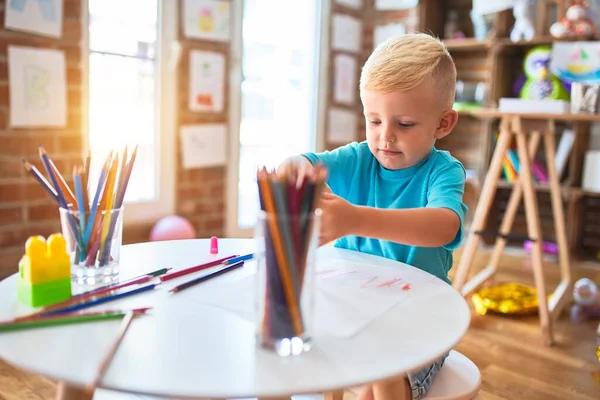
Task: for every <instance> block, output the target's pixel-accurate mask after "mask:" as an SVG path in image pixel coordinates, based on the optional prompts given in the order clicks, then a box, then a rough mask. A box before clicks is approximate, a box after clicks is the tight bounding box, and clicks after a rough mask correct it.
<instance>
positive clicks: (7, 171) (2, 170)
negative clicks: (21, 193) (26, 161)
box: [0, 158, 25, 178]
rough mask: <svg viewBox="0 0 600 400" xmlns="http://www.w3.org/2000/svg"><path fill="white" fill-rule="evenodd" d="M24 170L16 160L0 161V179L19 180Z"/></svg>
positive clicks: (21, 164) (19, 161)
mask: <svg viewBox="0 0 600 400" xmlns="http://www.w3.org/2000/svg"><path fill="white" fill-rule="evenodd" d="M24 171H25V168H24V167H23V163H22V162H21V160H20V159H18V158H10V159H0V178H20V177H22V176H23V175H24Z"/></svg>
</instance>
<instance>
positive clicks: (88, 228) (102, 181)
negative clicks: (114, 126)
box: [83, 151, 112, 248]
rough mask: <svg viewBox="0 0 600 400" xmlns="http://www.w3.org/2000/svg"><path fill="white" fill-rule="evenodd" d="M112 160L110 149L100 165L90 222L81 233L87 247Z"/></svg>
mask: <svg viewBox="0 0 600 400" xmlns="http://www.w3.org/2000/svg"><path fill="white" fill-rule="evenodd" d="M111 161H112V151H111V152H110V154H109V155H108V157H107V158H106V161H105V162H104V166H103V167H102V171H101V172H100V179H98V186H97V187H96V194H94V200H93V201H92V207H91V209H90V218H89V221H91V223H90V224H87V226H86V229H85V233H84V235H83V244H84V246H85V247H86V248H87V246H88V244H89V242H90V236H91V235H92V228H93V226H94V221H95V220H96V213H97V212H98V202H99V201H100V195H101V194H102V192H103V189H104V184H105V183H106V177H107V176H108V170H109V165H110V163H111Z"/></svg>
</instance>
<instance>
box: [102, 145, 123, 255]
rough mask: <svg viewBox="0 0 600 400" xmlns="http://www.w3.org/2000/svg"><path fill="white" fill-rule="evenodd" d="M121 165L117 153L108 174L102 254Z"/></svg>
mask: <svg viewBox="0 0 600 400" xmlns="http://www.w3.org/2000/svg"><path fill="white" fill-rule="evenodd" d="M118 167H119V157H118V155H117V157H115V158H114V160H113V165H112V168H111V171H110V175H109V176H108V179H109V181H108V182H107V184H106V189H105V190H107V192H106V195H107V196H106V208H104V210H105V211H106V212H105V213H104V220H103V221H102V233H101V234H100V254H102V252H103V251H104V250H105V249H104V245H105V243H106V235H107V233H108V229H109V228H110V219H111V210H112V207H113V204H114V200H115V192H114V187H115V182H116V176H117V169H118Z"/></svg>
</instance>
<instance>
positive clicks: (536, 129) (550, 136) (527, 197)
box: [453, 112, 572, 346]
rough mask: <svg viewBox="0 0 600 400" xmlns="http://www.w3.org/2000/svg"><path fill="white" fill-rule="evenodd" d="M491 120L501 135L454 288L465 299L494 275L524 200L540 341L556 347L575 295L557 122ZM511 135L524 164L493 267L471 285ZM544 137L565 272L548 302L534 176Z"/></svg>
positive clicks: (513, 117) (520, 117)
mask: <svg viewBox="0 0 600 400" xmlns="http://www.w3.org/2000/svg"><path fill="white" fill-rule="evenodd" d="M481 116H483V117H486V115H485V114H481ZM488 116H489V117H491V118H495V117H499V118H501V122H500V134H499V136H498V141H497V143H496V148H495V150H494V153H493V156H492V159H491V162H490V167H489V170H488V172H487V175H486V178H485V181H484V183H483V187H482V190H481V195H480V198H479V202H478V204H477V208H476V210H475V215H474V217H473V221H472V224H471V229H470V232H469V235H468V238H467V240H466V243H465V247H464V251H463V253H462V258H461V260H460V263H459V265H458V269H457V273H456V276H455V280H454V283H453V285H454V287H455V288H456V289H457V290H458V291H460V292H461V294H462V295H463V296H467V295H469V294H470V293H472V292H474V291H475V290H477V289H478V288H479V287H480V286H481V285H482V284H483V283H485V282H486V281H487V280H488V279H490V278H491V277H492V276H493V275H494V273H495V272H496V271H497V269H498V264H499V263H500V258H501V256H502V252H503V251H504V248H505V246H506V243H507V239H508V238H509V236H510V231H511V228H512V225H513V222H514V220H515V216H516V214H517V210H518V208H519V204H520V202H521V198H522V197H523V198H524V202H525V214H526V220H527V231H528V235H529V239H530V240H532V241H533V246H532V250H531V257H532V264H533V275H534V280H535V286H536V289H537V295H538V300H539V317H540V325H541V328H542V339H543V343H544V344H545V345H547V346H549V345H551V344H552V343H553V335H552V322H553V320H554V319H556V317H557V316H558V315H559V314H560V312H561V310H562V308H563V307H564V305H565V302H566V300H567V299H568V298H569V296H571V291H572V280H571V267H570V263H569V249H568V245H567V236H566V229H565V218H564V214H563V205H562V197H561V188H560V183H559V177H558V176H557V172H556V168H555V164H554V159H555V155H556V153H555V149H556V146H555V138H554V135H555V122H554V120H552V119H550V118H551V117H550V116H544V115H543V114H542V115H539V114H538V115H536V114H501V113H494V112H492V113H490V114H489V115H488ZM513 136H515V137H516V145H517V151H518V159H519V164H520V173H519V177H518V180H517V181H515V183H514V186H513V188H512V192H511V195H510V198H509V201H508V205H507V207H506V211H505V214H504V218H503V219H502V223H501V225H500V230H499V232H498V233H497V234H496V242H495V246H494V250H493V253H492V256H491V259H490V263H489V265H488V266H487V267H486V268H485V269H484V270H483V271H481V272H479V273H478V274H477V275H475V276H474V277H473V278H472V279H471V280H470V281H468V282H467V277H468V275H469V270H470V268H471V264H472V263H473V258H474V256H475V253H476V251H477V249H478V244H479V241H480V240H481V233H482V232H483V231H484V225H485V222H486V217H487V214H488V212H489V210H490V207H491V206H492V202H493V200H494V195H495V192H496V188H497V186H498V181H499V179H500V172H501V169H502V162H503V160H504V156H505V154H506V151H507V150H508V148H509V147H510V143H511V141H512V138H513ZM528 137H529V138H528ZM542 138H543V139H544V144H545V152H546V166H547V169H548V178H549V181H550V194H551V200H552V214H553V217H554V229H555V235H556V241H557V244H558V248H559V264H560V274H561V282H560V284H559V285H558V287H557V288H556V290H555V291H554V293H553V294H552V298H551V300H550V301H548V300H547V298H548V297H547V292H546V285H545V283H544V271H543V260H542V231H541V225H540V216H539V210H538V203H537V196H536V192H535V188H534V184H533V177H532V172H531V162H532V159H533V157H534V156H535V153H536V151H537V149H538V146H539V145H540V140H541V139H542Z"/></svg>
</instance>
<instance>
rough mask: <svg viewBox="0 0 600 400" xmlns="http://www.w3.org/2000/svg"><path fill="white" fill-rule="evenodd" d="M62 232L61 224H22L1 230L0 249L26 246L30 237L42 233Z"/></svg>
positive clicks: (47, 234)
mask: <svg viewBox="0 0 600 400" xmlns="http://www.w3.org/2000/svg"><path fill="white" fill-rule="evenodd" d="M56 232H60V224H59V223H58V222H57V223H55V224H44V225H35V226H33V225H32V226H20V227H17V228H14V227H13V228H10V229H1V230H0V249H1V248H5V247H15V246H24V245H25V242H26V241H27V239H29V237H31V236H35V235H42V236H44V237H48V236H50V235H51V234H52V233H56Z"/></svg>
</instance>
